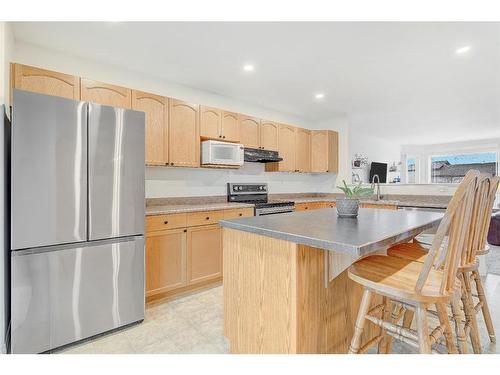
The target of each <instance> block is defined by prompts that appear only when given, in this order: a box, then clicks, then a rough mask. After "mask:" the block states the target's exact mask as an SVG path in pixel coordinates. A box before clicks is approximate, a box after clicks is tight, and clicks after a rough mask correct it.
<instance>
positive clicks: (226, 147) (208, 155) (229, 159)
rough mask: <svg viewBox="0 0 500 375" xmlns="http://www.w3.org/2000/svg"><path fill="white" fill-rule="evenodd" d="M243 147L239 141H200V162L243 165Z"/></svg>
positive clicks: (205, 163)
mask: <svg viewBox="0 0 500 375" xmlns="http://www.w3.org/2000/svg"><path fill="white" fill-rule="evenodd" d="M244 156H245V148H244V146H243V145H242V144H239V143H229V142H220V141H203V142H201V164H203V165H243V161H244Z"/></svg>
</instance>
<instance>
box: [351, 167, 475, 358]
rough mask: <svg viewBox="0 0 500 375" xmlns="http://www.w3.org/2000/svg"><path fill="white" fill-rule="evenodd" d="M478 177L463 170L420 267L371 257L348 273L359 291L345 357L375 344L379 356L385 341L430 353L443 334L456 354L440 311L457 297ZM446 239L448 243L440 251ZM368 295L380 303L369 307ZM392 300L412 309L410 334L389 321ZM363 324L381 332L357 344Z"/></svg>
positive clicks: (405, 262)
mask: <svg viewBox="0 0 500 375" xmlns="http://www.w3.org/2000/svg"><path fill="white" fill-rule="evenodd" d="M478 176H479V172H477V171H469V172H468V173H467V175H466V176H465V177H464V179H463V181H462V182H461V183H460V185H459V187H458V189H457V191H456V192H455V195H454V196H453V198H452V200H451V201H450V203H449V204H448V208H447V210H446V213H445V215H444V217H443V219H442V220H441V223H440V225H439V228H438V230H437V233H436V235H435V237H434V241H433V243H432V246H431V248H430V249H429V251H428V253H427V255H426V258H425V261H424V262H416V261H412V260H409V259H404V258H398V257H390V256H381V255H373V256H368V257H366V258H363V259H361V260H359V261H357V262H355V263H354V264H353V265H352V266H351V267H350V268H349V270H348V276H349V278H350V279H352V280H353V281H355V282H357V283H359V284H361V285H362V286H363V287H364V293H363V297H362V300H361V304H360V307H359V312H358V317H357V319H356V325H355V331H354V336H353V338H352V340H351V345H350V348H349V353H362V352H365V351H366V350H368V349H369V347H370V346H372V345H375V344H378V345H379V353H385V352H387V350H388V343H389V340H388V336H391V337H394V338H397V339H400V340H401V341H403V342H406V343H408V344H411V345H413V346H415V347H417V348H419V350H420V353H431V346H432V344H434V343H435V342H436V341H437V340H439V339H440V337H441V336H443V335H444V337H445V340H446V346H447V349H448V352H450V353H456V352H457V348H456V346H455V344H454V340H453V334H452V330H451V326H450V322H449V319H448V316H447V314H446V308H445V306H446V304H448V303H454V304H456V303H457V301H458V298H459V297H460V282H459V281H458V279H457V277H456V275H457V271H458V265H459V261H460V259H461V257H462V252H463V250H464V248H465V243H466V241H467V235H466V233H467V228H468V227H469V222H470V218H471V215H472V208H473V200H474V192H475V187H476V183H477V179H478ZM446 234H448V238H449V240H448V242H447V243H446V244H445V246H443V248H441V245H442V243H443V239H444V238H445V236H446ZM374 294H378V295H381V296H382V297H383V302H382V304H380V305H377V306H375V307H372V308H371V300H372V296H373V295H374ZM392 301H395V302H397V303H398V304H399V303H401V302H402V303H403V304H404V305H406V306H413V307H414V310H415V313H416V321H417V330H416V331H414V330H412V329H411V328H409V327H403V326H400V325H397V324H396V322H397V321H398V320H399V319H391V317H390V313H389V306H390V303H391V302H392ZM429 305H436V308H437V311H438V317H439V322H440V325H439V326H438V327H436V328H435V329H434V330H433V331H432V332H431V333H429V325H428V320H427V309H428V307H429ZM403 311H404V308H402V309H401V310H400V312H399V313H398V314H397V315H398V317H399V316H400V315H401V313H402V312H403ZM398 317H397V318H398ZM367 320H369V321H370V322H372V323H374V324H376V325H378V326H379V327H380V328H381V330H380V334H379V335H378V336H377V337H375V338H373V339H372V340H370V341H369V342H368V343H366V344H364V345H361V336H362V334H363V329H364V325H365V323H366V321H367Z"/></svg>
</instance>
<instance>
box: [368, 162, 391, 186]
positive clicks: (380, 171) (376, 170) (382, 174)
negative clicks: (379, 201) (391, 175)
mask: <svg viewBox="0 0 500 375" xmlns="http://www.w3.org/2000/svg"><path fill="white" fill-rule="evenodd" d="M375 175H378V178H379V179H380V183H381V184H385V183H386V182H387V163H378V162H372V163H371V166H370V181H369V182H372V181H373V176H375Z"/></svg>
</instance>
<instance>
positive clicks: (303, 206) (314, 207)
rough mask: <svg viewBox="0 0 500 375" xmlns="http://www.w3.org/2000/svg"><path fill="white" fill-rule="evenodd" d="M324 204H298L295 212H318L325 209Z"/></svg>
mask: <svg viewBox="0 0 500 375" xmlns="http://www.w3.org/2000/svg"><path fill="white" fill-rule="evenodd" d="M323 204H324V202H308V203H296V204H295V211H306V210H317V209H319V208H323V207H324V205H323Z"/></svg>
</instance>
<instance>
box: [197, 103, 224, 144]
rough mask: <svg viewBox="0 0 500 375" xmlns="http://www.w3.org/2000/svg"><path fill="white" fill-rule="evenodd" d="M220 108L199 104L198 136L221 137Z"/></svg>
mask: <svg viewBox="0 0 500 375" xmlns="http://www.w3.org/2000/svg"><path fill="white" fill-rule="evenodd" d="M221 128H222V110H220V109H217V108H212V107H207V106H204V105H201V106H200V136H201V137H204V138H217V139H221V138H222V132H221Z"/></svg>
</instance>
